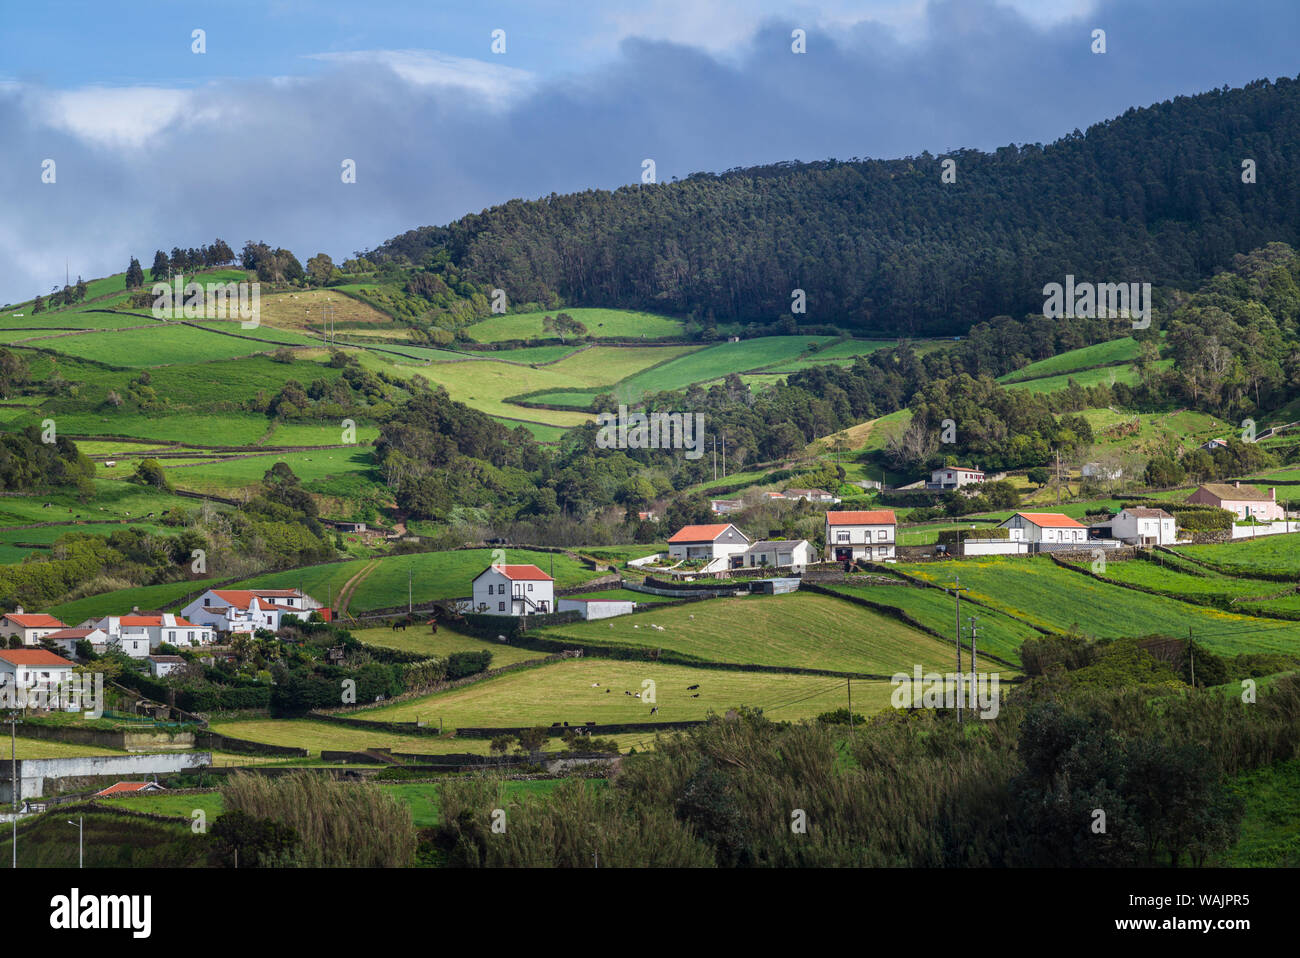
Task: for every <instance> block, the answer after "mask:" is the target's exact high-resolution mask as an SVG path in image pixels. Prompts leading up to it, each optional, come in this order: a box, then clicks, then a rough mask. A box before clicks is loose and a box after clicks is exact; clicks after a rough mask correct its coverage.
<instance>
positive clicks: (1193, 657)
mask: <svg viewBox="0 0 1300 958" xmlns="http://www.w3.org/2000/svg"><path fill="white" fill-rule="evenodd" d="M1187 655H1188V657H1189V658H1190V659H1191V666H1192V688H1196V648H1195V647H1194V646H1193V645H1192V627H1191V626H1190V625H1189V626H1188V627H1187Z"/></svg>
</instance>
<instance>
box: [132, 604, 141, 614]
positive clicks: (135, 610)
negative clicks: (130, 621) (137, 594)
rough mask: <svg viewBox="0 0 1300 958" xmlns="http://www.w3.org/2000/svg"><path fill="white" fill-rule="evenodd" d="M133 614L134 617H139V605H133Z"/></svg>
mask: <svg viewBox="0 0 1300 958" xmlns="http://www.w3.org/2000/svg"><path fill="white" fill-rule="evenodd" d="M131 614H132V615H139V614H140V607H139V606H138V605H133V606H131Z"/></svg>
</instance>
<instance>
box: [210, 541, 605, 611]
mask: <svg viewBox="0 0 1300 958" xmlns="http://www.w3.org/2000/svg"><path fill="white" fill-rule="evenodd" d="M551 558H552V553H548V552H533V551H530V550H527V549H507V550H506V562H507V563H509V564H512V565H515V564H519V565H528V564H532V565H537V566H539V567H540V568H542V569H543V570H544V571H547V572H549V571H550V568H551V565H550V563H551ZM554 559H555V578H556V586H557V587H558V588H561V589H563V588H568V587H569V586H575V585H580V584H581V583H583V582H586V581H587V580H588V579H591V578H593V577H595V576H596V575H597V573H595V572H593V571H592V570H590V569H587V568H585V567H584V566H583V565H582V564H581V563H579V562H576V561H574V560H573V559H570V558H569V557H568V556H564V555H555V556H554ZM491 563H492V550H491V549H461V550H457V551H455V552H421V553H415V554H412V555H404V556H392V557H389V558H385V559H380V560H379V562H378V564H377V565H376V567H375V569H374V570H373V571H372V572H371V573H370V574H369V575H367V576H366V577H365V578H364V579H363V580H362V581H361V582H360V584H359V585H358V586H357V588H356V592H355V593H354V595H353V597H352V602H351V604H350V605H349V607H348V608H349V611H351V612H353V613H357V612H364V611H366V610H369V609H383V608H392V607H396V606H404V605H406V600H407V577H408V574H412V575H413V578H412V581H411V584H412V589H413V594H414V596H415V601H416V602H417V603H419V602H432V601H434V600H437V599H455V598H468V597H469V595H470V592H471V589H470V583H471V580H472V579H473V577H474V576H476V575H478V574H479V573H480V572H482V571H483V570H484V569H486V568H487V567H488V566H489V565H491ZM364 565H365V562H364V561H363V560H354V561H351V562H344V563H333V564H329V565H320V566H307V567H305V568H302V569H290V570H287V571H284V572H268V573H266V574H264V575H259V576H255V577H254V578H251V579H247V580H245V581H243V582H240V583H239V584H238V585H237V586H232V587H231V588H241V589H245V588H251V587H262V588H293V587H295V586H297V585H298V583H299V582H301V583H302V586H303V588H304V589H305V590H306V591H307V592H308V593H310V594H311V595H313V596H318V597H319V598H321V600H322V601H324V600H325V598H326V594H325V593H326V592H327V589H328V588H332V590H333V594H334V595H335V596H337V595H338V590H339V589H340V588H342V586H343V584H344V583H345V582H347V580H348V579H350V578H351V577H352V576H353V575H354V574H355V573H356V572H358V571H360V570H361V568H362V567H363V566H364Z"/></svg>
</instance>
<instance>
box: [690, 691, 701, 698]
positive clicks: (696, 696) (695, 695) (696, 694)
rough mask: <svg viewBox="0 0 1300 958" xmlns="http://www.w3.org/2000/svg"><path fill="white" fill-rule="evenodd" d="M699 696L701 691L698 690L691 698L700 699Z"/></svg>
mask: <svg viewBox="0 0 1300 958" xmlns="http://www.w3.org/2000/svg"><path fill="white" fill-rule="evenodd" d="M699 697H700V693H699V692H696V693H695V694H694V695H692V696H691V698H693V699H698V698H699Z"/></svg>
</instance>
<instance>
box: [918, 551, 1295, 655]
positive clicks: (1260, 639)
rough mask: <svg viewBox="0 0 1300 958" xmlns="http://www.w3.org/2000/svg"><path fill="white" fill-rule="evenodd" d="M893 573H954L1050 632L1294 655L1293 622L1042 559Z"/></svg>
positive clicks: (949, 580)
mask: <svg viewBox="0 0 1300 958" xmlns="http://www.w3.org/2000/svg"><path fill="white" fill-rule="evenodd" d="M896 568H897V569H898V571H900V572H905V573H908V574H910V575H913V576H915V577H917V578H919V579H923V580H925V581H928V582H933V583H936V584H938V585H942V586H945V587H951V586H952V584H953V577H954V576H955V575H960V577H961V585H962V588H963V589H968V590H969V592H968V593H967V594H968V595H969V596H970V597H972V598H974V599H977V600H979V601H981V602H983V603H985V604H987V605H989V606H991V607H992V608H994V609H996V610H997V611H999V612H1002V613H1005V614H1007V615H1010V616H1013V617H1015V618H1017V619H1020V620H1022V621H1024V622H1028V623H1031V624H1034V625H1038V626H1040V627H1043V628H1046V629H1050V630H1052V631H1057V632H1066V631H1069V630H1072V629H1073V630H1077V631H1079V632H1081V633H1083V634H1086V635H1094V636H1098V637H1106V638H1120V637H1122V636H1130V635H1148V634H1164V635H1168V634H1171V632H1172V633H1173V634H1177V635H1185V634H1186V633H1187V630H1188V628H1189V627H1190V628H1191V630H1192V633H1193V634H1194V636H1195V638H1196V640H1197V641H1198V642H1202V643H1204V644H1205V645H1206V646H1208V647H1209V648H1211V649H1213V650H1214V651H1216V652H1220V653H1222V654H1226V655H1235V654H1237V653H1239V652H1295V651H1296V650H1297V649H1300V622H1281V621H1278V620H1275V619H1260V618H1254V617H1251V616H1245V615H1236V614H1233V613H1229V612H1222V611H1220V610H1218V609H1212V608H1206V607H1203V606H1196V605H1190V604H1188V603H1185V602H1178V601H1176V600H1174V599H1169V598H1165V597H1163V596H1154V595H1147V594H1145V593H1141V592H1136V591H1134V590H1132V589H1125V588H1122V587H1120V586H1116V585H1109V584H1107V583H1104V582H1098V581H1096V580H1095V579H1092V578H1089V577H1088V576H1085V575H1082V574H1081V573H1077V572H1071V571H1069V570H1067V569H1062V568H1059V567H1058V566H1056V565H1054V564H1053V563H1052V562H1051V560H1049V559H1048V558H1046V557H1035V558H1032V559H1022V558H1002V559H965V560H962V562H960V563H944V564H942V565H924V564H905V563H899V564H898V566H897V567H896Z"/></svg>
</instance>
